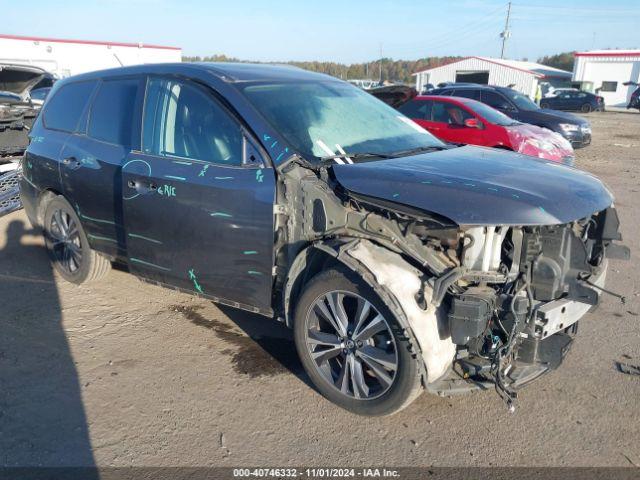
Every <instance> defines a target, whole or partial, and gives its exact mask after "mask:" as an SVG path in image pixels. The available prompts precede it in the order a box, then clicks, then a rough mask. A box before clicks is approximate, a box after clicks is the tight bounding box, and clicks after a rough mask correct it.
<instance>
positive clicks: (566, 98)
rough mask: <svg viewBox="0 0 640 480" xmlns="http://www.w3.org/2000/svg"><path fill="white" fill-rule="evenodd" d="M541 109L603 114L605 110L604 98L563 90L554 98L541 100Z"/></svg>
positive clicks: (578, 91)
mask: <svg viewBox="0 0 640 480" xmlns="http://www.w3.org/2000/svg"><path fill="white" fill-rule="evenodd" d="M540 108H543V109H547V108H552V109H554V110H575V111H580V112H583V113H589V112H593V111H597V112H602V111H604V109H605V106H604V98H602V97H601V96H599V95H594V94H593V93H589V92H581V91H580V90H563V91H561V92H559V93H558V94H557V95H555V96H552V97H545V98H543V99H542V100H540Z"/></svg>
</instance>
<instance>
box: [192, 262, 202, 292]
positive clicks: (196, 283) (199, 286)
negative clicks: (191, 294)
mask: <svg viewBox="0 0 640 480" xmlns="http://www.w3.org/2000/svg"><path fill="white" fill-rule="evenodd" d="M189 280H191V281H192V282H193V288H195V289H196V290H197V291H198V292H200V293H204V292H203V291H202V286H201V285H200V284H199V283H198V278H197V277H196V274H195V272H194V271H193V268H192V269H190V270H189Z"/></svg>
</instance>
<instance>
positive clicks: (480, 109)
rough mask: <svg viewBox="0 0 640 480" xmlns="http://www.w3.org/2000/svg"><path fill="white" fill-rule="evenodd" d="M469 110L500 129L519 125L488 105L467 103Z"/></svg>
mask: <svg viewBox="0 0 640 480" xmlns="http://www.w3.org/2000/svg"><path fill="white" fill-rule="evenodd" d="M468 106H469V107H471V109H472V110H473V111H474V112H476V113H477V114H478V115H480V116H481V117H483V118H484V119H485V120H486V121H487V122H489V123H493V124H494V125H500V126H501V127H506V126H509V125H519V124H520V122H516V121H515V120H514V119H513V118H511V117H507V116H506V115H505V114H504V113H501V112H499V111H498V110H496V109H494V108H491V107H490V106H489V105H486V104H484V103H480V102H473V103H471V102H469V104H468Z"/></svg>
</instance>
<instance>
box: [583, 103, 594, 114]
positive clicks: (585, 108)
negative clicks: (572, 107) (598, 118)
mask: <svg viewBox="0 0 640 480" xmlns="http://www.w3.org/2000/svg"><path fill="white" fill-rule="evenodd" d="M591 110H593V107H592V106H591V104H590V103H585V104H584V105H582V107H580V111H581V112H582V113H589V112H590V111H591Z"/></svg>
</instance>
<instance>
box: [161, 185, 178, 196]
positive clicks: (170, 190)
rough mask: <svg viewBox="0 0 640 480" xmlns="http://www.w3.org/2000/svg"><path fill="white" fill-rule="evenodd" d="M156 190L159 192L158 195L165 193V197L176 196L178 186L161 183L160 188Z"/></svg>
mask: <svg viewBox="0 0 640 480" xmlns="http://www.w3.org/2000/svg"><path fill="white" fill-rule="evenodd" d="M156 191H157V192H158V195H164V196H165V197H175V196H176V187H174V186H173V185H160V188H158V190H156Z"/></svg>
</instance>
